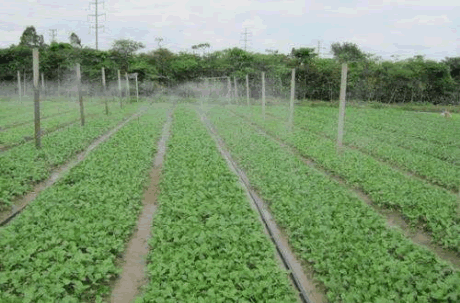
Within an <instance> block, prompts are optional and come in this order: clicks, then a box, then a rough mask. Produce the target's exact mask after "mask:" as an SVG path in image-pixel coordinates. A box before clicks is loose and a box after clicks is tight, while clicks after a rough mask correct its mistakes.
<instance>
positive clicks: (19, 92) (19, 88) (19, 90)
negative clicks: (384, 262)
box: [18, 71, 22, 102]
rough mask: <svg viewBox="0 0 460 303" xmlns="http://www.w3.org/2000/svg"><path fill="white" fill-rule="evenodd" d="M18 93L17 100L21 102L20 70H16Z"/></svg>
mask: <svg viewBox="0 0 460 303" xmlns="http://www.w3.org/2000/svg"><path fill="white" fill-rule="evenodd" d="M18 94H19V102H22V86H21V72H20V71H18Z"/></svg>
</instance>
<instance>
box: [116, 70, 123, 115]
mask: <svg viewBox="0 0 460 303" xmlns="http://www.w3.org/2000/svg"><path fill="white" fill-rule="evenodd" d="M117 75H118V95H119V98H120V108H122V107H123V101H122V96H121V75H120V70H117Z"/></svg>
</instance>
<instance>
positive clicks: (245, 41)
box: [240, 28, 252, 51]
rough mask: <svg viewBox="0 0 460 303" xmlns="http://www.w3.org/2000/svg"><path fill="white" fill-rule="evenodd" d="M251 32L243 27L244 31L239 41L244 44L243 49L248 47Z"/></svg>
mask: <svg viewBox="0 0 460 303" xmlns="http://www.w3.org/2000/svg"><path fill="white" fill-rule="evenodd" d="M251 38H252V33H251V32H248V29H247V28H245V29H244V32H242V33H241V38H240V43H241V42H242V43H243V44H244V50H245V51H246V50H247V48H248V44H250V43H251Z"/></svg>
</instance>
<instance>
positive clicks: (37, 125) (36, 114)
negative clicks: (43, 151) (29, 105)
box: [32, 48, 42, 149]
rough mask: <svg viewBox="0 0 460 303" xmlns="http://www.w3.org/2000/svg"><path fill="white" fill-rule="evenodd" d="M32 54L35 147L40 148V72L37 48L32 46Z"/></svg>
mask: <svg viewBox="0 0 460 303" xmlns="http://www.w3.org/2000/svg"><path fill="white" fill-rule="evenodd" d="M32 56H33V75H34V121H35V147H36V148H37V149H40V148H41V146H42V144H41V138H40V91H39V89H38V78H39V77H40V74H39V72H38V66H39V64H38V48H34V49H33V51H32Z"/></svg>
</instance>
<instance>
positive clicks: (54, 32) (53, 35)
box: [49, 29, 57, 42]
mask: <svg viewBox="0 0 460 303" xmlns="http://www.w3.org/2000/svg"><path fill="white" fill-rule="evenodd" d="M49 32H50V36H51V42H56V33H57V29H50V30H49Z"/></svg>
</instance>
